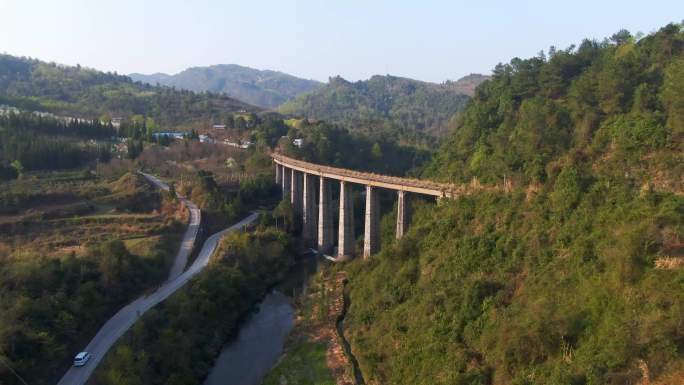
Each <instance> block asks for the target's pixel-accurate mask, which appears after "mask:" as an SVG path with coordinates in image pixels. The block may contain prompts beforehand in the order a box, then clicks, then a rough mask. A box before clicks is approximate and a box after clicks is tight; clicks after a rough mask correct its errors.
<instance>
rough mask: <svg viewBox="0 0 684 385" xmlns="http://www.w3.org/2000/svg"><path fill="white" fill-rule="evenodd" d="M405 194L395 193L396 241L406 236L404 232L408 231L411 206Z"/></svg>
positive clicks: (403, 192)
mask: <svg viewBox="0 0 684 385" xmlns="http://www.w3.org/2000/svg"><path fill="white" fill-rule="evenodd" d="M407 194H408V193H407V192H406V191H403V190H399V191H397V198H398V199H397V239H401V237H403V236H404V234H406V231H408V226H409V221H410V219H409V214H410V212H411V205H410V203H409V200H408V196H407Z"/></svg>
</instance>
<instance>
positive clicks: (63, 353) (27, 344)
mask: <svg viewBox="0 0 684 385" xmlns="http://www.w3.org/2000/svg"><path fill="white" fill-rule="evenodd" d="M176 209H177V208H176V205H175V204H174V203H173V202H171V201H169V200H168V199H165V198H164V197H163V196H162V195H161V194H159V192H157V191H156V190H153V188H152V187H150V186H149V184H147V183H145V182H143V181H142V180H139V177H137V176H135V175H132V174H127V175H124V176H123V177H121V178H120V179H118V180H113V181H110V180H103V179H96V178H93V177H92V176H91V175H90V174H89V173H83V172H81V171H66V172H65V171H60V172H55V171H51V172H49V173H42V174H38V173H29V174H26V175H25V176H24V178H22V179H20V180H15V181H12V182H4V183H1V184H0V360H2V362H3V363H5V364H3V365H0V383H2V384H6V385H14V384H22V382H20V381H19V379H18V378H17V377H16V376H15V375H14V374H13V373H12V372H10V370H9V369H8V367H7V365H9V366H11V367H12V368H14V370H15V371H16V372H17V373H18V374H19V375H20V376H21V377H23V378H24V379H25V380H26V381H27V382H28V383H30V384H54V383H55V381H56V379H58V378H59V377H60V376H61V375H62V374H63V373H64V370H65V368H68V367H69V365H70V364H71V362H72V359H73V356H74V354H75V353H76V352H78V351H79V350H80V349H82V348H83V346H85V345H86V344H87V342H88V341H89V340H90V338H92V336H93V335H94V334H95V333H96V332H97V330H98V329H99V328H100V326H101V325H102V323H103V322H104V321H105V320H106V319H107V318H108V317H110V316H111V315H112V314H113V313H114V312H115V311H116V310H117V309H119V308H120V307H121V306H123V305H124V304H125V303H127V302H129V301H131V300H132V299H134V298H135V297H137V296H139V295H141V294H142V293H143V292H144V291H145V290H147V289H150V288H152V287H154V286H155V285H157V284H159V283H161V282H163V281H164V280H165V279H166V277H167V276H168V271H169V269H170V267H171V262H172V260H173V257H174V256H175V254H176V252H177V251H178V247H179V244H180V239H181V237H182V233H183V231H184V230H185V226H184V225H183V221H184V218H183V217H182V216H181V215H178V214H179V213H177V211H176Z"/></svg>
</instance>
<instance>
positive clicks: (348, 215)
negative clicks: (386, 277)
mask: <svg viewBox="0 0 684 385" xmlns="http://www.w3.org/2000/svg"><path fill="white" fill-rule="evenodd" d="M271 157H272V158H273V162H274V163H275V166H276V183H277V184H278V185H279V186H281V187H282V189H283V197H284V198H285V197H289V199H290V202H291V203H292V207H293V209H294V213H295V215H296V216H297V217H300V216H301V223H302V238H303V239H304V241H305V242H306V243H307V244H308V245H309V246H317V248H318V250H319V251H320V252H322V253H331V252H332V251H333V245H334V241H333V236H334V234H333V232H334V226H333V213H332V207H331V201H332V186H331V181H333V180H337V181H339V183H340V215H339V231H338V249H337V259H340V260H343V259H349V258H351V257H353V256H354V243H355V237H354V215H353V213H354V211H353V201H352V197H351V184H359V185H363V186H365V187H366V211H365V228H364V237H363V239H364V242H363V256H364V258H368V257H369V256H371V255H372V254H375V253H376V252H378V249H379V247H380V239H379V231H380V229H379V227H380V226H379V225H380V210H379V208H380V207H379V199H378V189H380V188H384V189H389V190H395V191H397V225H396V237H397V239H399V238H401V237H402V236H403V235H404V233H405V232H406V230H407V228H408V225H409V211H410V205H409V200H408V196H407V195H408V193H414V194H423V195H431V196H435V197H437V198H438V199H439V198H445V197H455V196H457V195H458V194H459V191H458V188H457V187H456V186H454V185H450V184H442V183H435V182H431V181H426V180H418V179H408V178H399V177H393V176H387V175H378V174H373V173H367V172H359V171H353V170H347V169H343V168H336V167H330V166H323V165H319V164H315V163H308V162H304V161H301V160H297V159H292V158H289V157H286V156H284V155H280V154H272V155H271ZM316 178H317V179H318V180H316ZM316 185H318V186H316ZM316 187H318V188H316ZM316 196H318V199H316Z"/></svg>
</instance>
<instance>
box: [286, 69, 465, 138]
mask: <svg viewBox="0 0 684 385" xmlns="http://www.w3.org/2000/svg"><path fill="white" fill-rule="evenodd" d="M468 99H469V97H468V96H467V95H465V94H464V93H462V91H461V90H458V89H457V88H454V87H453V85H449V84H434V83H427V82H421V81H418V80H412V79H406V78H401V77H396V76H389V75H387V76H379V75H376V76H373V77H372V78H370V79H369V80H365V81H358V82H349V81H346V80H344V79H342V78H341V77H339V76H338V77H334V78H330V80H329V82H328V83H327V84H326V85H325V86H323V87H321V88H319V89H317V90H315V91H312V92H310V93H308V94H303V95H301V96H299V97H297V98H296V99H295V100H293V101H291V102H288V103H286V104H284V105H282V106H281V107H280V108H279V109H278V111H280V112H282V113H284V114H290V115H294V116H301V117H308V118H314V119H322V120H325V121H328V122H331V123H335V124H339V125H341V126H343V127H346V128H349V129H351V130H353V131H361V132H367V133H372V134H374V135H375V136H378V137H379V136H385V137H387V138H392V139H395V140H396V139H402V140H409V141H411V142H421V141H425V140H428V138H429V137H430V136H440V135H442V134H444V132H445V130H446V127H447V123H448V122H449V119H451V118H452V116H454V114H456V113H457V112H459V111H461V110H462V109H463V107H464V106H465V104H466V102H467V101H468Z"/></svg>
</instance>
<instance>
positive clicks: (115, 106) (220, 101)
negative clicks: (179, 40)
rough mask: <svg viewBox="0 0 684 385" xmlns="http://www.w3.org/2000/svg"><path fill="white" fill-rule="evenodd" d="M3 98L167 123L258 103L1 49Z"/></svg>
mask: <svg viewBox="0 0 684 385" xmlns="http://www.w3.org/2000/svg"><path fill="white" fill-rule="evenodd" d="M0 104H9V105H12V106H15V107H18V108H21V109H25V110H36V111H48V112H52V113H55V114H57V115H65V116H75V117H80V118H90V119H96V118H103V117H104V118H111V117H123V118H128V117H131V116H132V115H143V116H147V117H150V118H152V119H154V120H155V121H156V122H157V123H158V124H161V125H164V126H177V125H182V124H186V123H189V122H197V121H212V120H221V119H223V118H224V115H225V114H226V113H228V112H232V111H239V110H247V111H256V110H257V109H258V108H257V107H254V106H251V105H248V104H246V103H244V102H241V101H239V100H236V99H232V98H230V97H227V96H221V95H214V94H197V93H194V92H190V91H179V90H174V89H172V88H168V87H156V86H151V85H147V84H142V83H135V82H133V81H132V80H131V79H130V78H128V77H126V76H121V75H117V74H112V73H104V72H99V71H96V70H93V69H88V68H83V67H80V66H76V67H69V66H63V65H58V64H55V63H45V62H42V61H39V60H35V59H26V58H18V57H14V56H10V55H0Z"/></svg>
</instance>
